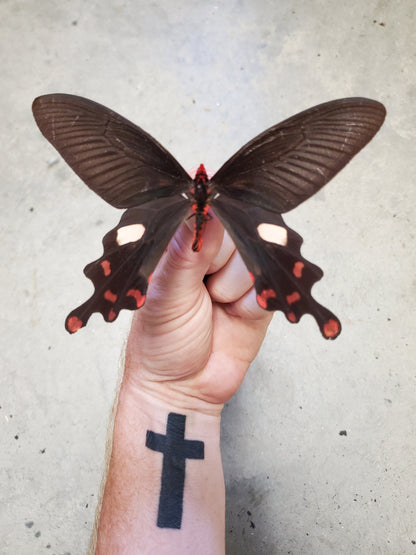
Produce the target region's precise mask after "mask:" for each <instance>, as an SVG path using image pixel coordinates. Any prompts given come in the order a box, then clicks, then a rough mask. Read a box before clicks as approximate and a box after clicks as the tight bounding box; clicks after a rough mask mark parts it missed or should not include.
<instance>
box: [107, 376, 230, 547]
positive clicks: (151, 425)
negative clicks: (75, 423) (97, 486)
mask: <svg viewBox="0 0 416 555" xmlns="http://www.w3.org/2000/svg"><path fill="white" fill-rule="evenodd" d="M161 388H162V389H163V386H161ZM167 397H168V398H169V396H167ZM169 415H170V416H169ZM168 421H169V426H168ZM167 426H168V427H167ZM181 430H182V438H183V439H182V440H181V439H180V435H181ZM172 431H173V436H172V434H171V432H172ZM175 434H176V435H175ZM172 438H173V439H172ZM166 445H169V447H166ZM182 478H183V482H182V483H183V486H182V485H181V480H182ZM224 509H225V493H224V480H223V473H222V463H221V453H220V416H219V411H218V410H216V411H213V413H212V414H209V413H207V412H200V411H198V410H186V409H185V408H183V403H180V404H179V403H175V402H174V401H173V399H170V400H169V401H168V402H166V401H165V400H163V399H162V398H161V396H159V397H155V396H154V395H150V394H148V393H144V392H143V390H139V389H138V388H137V387H132V386H130V385H128V384H127V383H126V382H123V384H122V386H121V390H120V397H119V403H118V409H117V413H116V418H115V422H114V432H113V446H112V455H111V460H110V466H109V471H108V476H107V482H106V487H105V490H104V497H103V503H102V509H101V517H100V522H99V528H98V540H97V551H96V553H98V554H100V553H135V554H137V553H143V554H146V553H149V554H150V553H158V554H160V555H163V554H164V553H169V554H174V553H181V554H186V553H195V548H196V546H197V548H198V553H201V555H204V554H207V555H208V554H212V555H220V554H221V553H224Z"/></svg>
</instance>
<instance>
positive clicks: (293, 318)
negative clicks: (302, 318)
mask: <svg viewBox="0 0 416 555" xmlns="http://www.w3.org/2000/svg"><path fill="white" fill-rule="evenodd" d="M287 319H288V320H289V322H292V324H295V323H296V322H297V321H298V319H297V318H296V315H295V313H294V312H289V314H288V315H287Z"/></svg>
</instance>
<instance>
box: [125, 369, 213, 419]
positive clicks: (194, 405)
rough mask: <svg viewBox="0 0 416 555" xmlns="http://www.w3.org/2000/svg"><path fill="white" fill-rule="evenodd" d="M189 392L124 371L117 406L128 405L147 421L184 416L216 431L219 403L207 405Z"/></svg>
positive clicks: (170, 384) (174, 383) (176, 384)
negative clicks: (172, 414) (173, 415)
mask: <svg viewBox="0 0 416 555" xmlns="http://www.w3.org/2000/svg"><path fill="white" fill-rule="evenodd" d="M190 389H191V388H189V386H187V385H186V384H181V383H178V382H171V381H165V382H159V381H153V380H146V379H137V377H136V376H134V377H131V376H129V374H128V372H127V371H126V373H125V375H124V377H123V380H122V383H121V387H120V396H119V404H120V403H128V405H129V406H130V407H131V410H134V411H135V410H137V412H140V413H141V415H142V417H145V419H146V420H147V419H148V420H153V421H155V420H161V421H163V422H166V415H167V414H169V413H171V412H174V413H179V414H186V415H187V416H188V417H189V419H192V420H194V421H198V422H200V423H201V424H202V423H203V424H204V426H205V427H206V428H207V430H208V429H210V430H217V429H219V423H220V420H221V411H222V409H223V406H224V405H223V404H222V403H210V402H208V401H206V400H204V399H201V398H199V397H197V396H196V395H194V394H193V393H192V392H191V391H190Z"/></svg>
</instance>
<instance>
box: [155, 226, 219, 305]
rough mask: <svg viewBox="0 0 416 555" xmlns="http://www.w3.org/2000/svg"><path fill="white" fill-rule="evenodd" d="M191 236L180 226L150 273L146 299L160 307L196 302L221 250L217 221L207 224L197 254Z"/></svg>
mask: <svg viewBox="0 0 416 555" xmlns="http://www.w3.org/2000/svg"><path fill="white" fill-rule="evenodd" d="M192 237H193V234H192V232H191V231H190V230H189V228H188V225H187V224H186V223H183V224H181V225H180V226H179V228H178V230H177V232H176V233H175V235H174V236H173V238H172V240H171V242H170V243H169V246H168V249H167V251H166V253H165V254H164V256H163V257H162V260H161V262H160V264H159V265H158V267H157V269H156V270H155V272H154V274H153V277H152V281H151V287H149V293H148V300H149V298H152V301H155V300H157V301H158V303H159V306H160V304H162V308H163V305H165V306H167V307H169V305H171V306H172V307H177V305H178V303H180V302H182V303H183V302H185V301H187V302H186V305H187V306H189V304H191V305H192V304H193V303H195V302H196V299H197V296H198V294H199V292H200V290H201V289H202V288H203V282H202V280H203V278H204V276H205V274H206V272H207V269H208V267H209V265H210V263H211V261H212V260H213V259H214V258H215V256H216V254H217V252H218V251H219V249H220V247H221V243H222V237H223V228H222V226H221V224H220V222H219V221H218V220H217V219H211V220H209V221H207V223H206V226H205V229H204V234H203V241H202V247H201V250H200V251H199V252H194V251H193V250H192V248H191V245H192ZM145 306H146V305H145Z"/></svg>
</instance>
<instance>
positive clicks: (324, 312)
mask: <svg viewBox="0 0 416 555" xmlns="http://www.w3.org/2000/svg"><path fill="white" fill-rule="evenodd" d="M32 109H33V114H34V117H35V120H36V122H37V124H38V126H39V128H40V130H41V132H42V134H43V135H44V136H45V137H46V138H47V139H48V140H49V141H50V142H51V144H52V145H53V146H54V147H55V148H56V149H57V151H58V152H59V153H60V154H61V155H62V157H63V158H64V159H65V161H66V162H67V163H68V164H69V166H70V167H71V168H72V169H73V170H74V171H75V173H77V174H78V176H79V177H80V178H81V179H82V180H83V181H84V182H85V184H86V185H87V186H88V187H89V188H90V189H92V190H93V191H94V192H95V193H97V194H98V195H99V196H100V197H102V198H103V199H104V200H105V201H107V202H108V203H110V204H111V205H112V206H114V207H116V208H124V209H127V210H126V211H125V212H124V213H123V215H122V216H121V220H120V222H119V224H118V225H117V226H116V227H115V228H114V229H112V230H111V231H109V232H108V233H107V234H106V235H105V236H104V238H103V247H104V253H103V255H102V256H101V257H100V258H99V259H98V260H96V261H94V262H91V263H90V264H88V265H87V266H86V267H85V269H84V273H85V275H86V276H87V277H88V278H89V279H90V280H91V281H92V282H93V285H94V293H93V295H92V296H91V298H90V299H88V300H87V301H86V302H85V303H83V304H82V305H81V306H79V307H78V308H76V309H75V310H73V311H72V312H71V313H70V314H69V315H68V317H67V319H66V322H65V327H66V329H67V330H68V331H69V332H70V333H74V332H76V331H77V330H79V329H80V328H82V327H83V326H85V325H86V324H87V322H88V319H89V317H90V316H91V315H92V314H93V313H94V312H100V313H101V314H102V315H103V317H104V319H105V320H106V321H107V322H112V321H113V320H115V319H116V318H117V316H118V314H119V312H120V310H122V309H128V310H135V309H138V308H140V307H141V306H143V304H144V302H145V299H146V292H147V288H148V285H149V282H150V279H151V276H152V273H153V270H154V269H155V267H156V265H157V263H158V261H159V259H160V258H161V256H162V254H163V252H164V251H165V249H166V247H167V245H168V243H169V241H170V239H171V237H172V235H173V234H174V233H175V230H176V229H177V227H178V226H179V224H180V223H181V222H182V221H183V220H184V219H185V218H186V217H187V215H188V213H189V211H190V209H192V212H193V215H194V238H193V243H192V249H193V250H194V251H196V252H198V251H199V250H200V249H201V246H202V241H203V229H204V226H205V224H206V222H207V220H208V219H209V218H210V216H209V214H208V210H209V209H210V208H212V210H213V212H214V213H215V214H216V216H217V217H218V218H219V220H220V221H221V223H222V224H223V226H224V228H225V229H226V230H227V231H228V233H229V235H230V236H231V238H232V240H233V241H234V243H235V246H236V247H237V249H238V251H239V253H240V255H241V257H242V259H243V260H244V262H245V264H246V266H247V269H248V271H249V273H250V277H251V280H252V282H253V284H254V288H255V290H256V295H257V302H258V304H259V305H260V306H261V307H262V308H264V309H265V310H280V311H282V312H283V313H284V314H285V316H286V318H287V319H288V320H289V322H298V321H299V320H300V318H301V317H302V316H303V315H304V314H311V315H312V316H313V317H314V318H315V320H316V322H317V324H318V326H319V328H320V330H321V333H322V335H323V337H324V338H326V339H335V338H336V337H337V336H338V335H339V333H340V332H341V323H340V321H339V320H338V318H337V317H336V316H335V315H334V314H333V313H332V312H330V311H329V310H328V309H327V308H325V307H324V306H322V305H320V304H319V303H318V302H317V301H316V300H315V299H314V298H313V297H312V294H311V289H312V286H313V285H314V283H316V282H317V281H318V280H320V279H321V277H322V276H323V272H322V270H321V269H320V268H319V267H318V266H316V265H315V264H313V263H311V262H309V261H308V260H306V259H305V258H304V257H303V256H302V255H301V253H300V247H301V244H302V242H303V239H302V237H301V236H300V235H299V234H298V233H296V232H295V231H294V230H292V229H290V228H289V227H288V226H287V225H286V224H285V222H284V221H283V218H282V214H283V213H285V212H287V211H289V210H291V209H292V208H295V207H296V206H297V205H298V204H300V203H301V202H303V201H305V200H306V199H308V198H309V197H311V196H312V195H313V194H314V193H316V192H317V191H319V189H321V187H323V185H325V184H326V183H327V182H328V181H329V180H330V179H331V178H332V177H333V176H334V175H335V174H336V173H337V172H338V171H339V170H341V169H342V168H343V167H344V166H345V165H346V164H347V163H348V162H349V161H350V160H351V158H353V156H355V154H357V152H358V151H360V150H361V149H362V148H363V147H364V146H365V145H366V144H367V143H368V142H369V141H370V140H371V139H372V137H373V136H374V135H375V134H376V133H377V131H378V130H379V128H380V126H381V125H382V123H383V121H384V118H385V114H386V111H385V108H384V106H383V105H382V104H380V103H379V102H377V101H375V100H370V99H366V98H344V99H340V100H334V101H331V102H327V103H324V104H320V105H318V106H315V107H313V108H310V109H308V110H305V111H303V112H301V113H299V114H297V115H295V116H293V117H291V118H289V119H287V120H285V121H283V122H282V123H279V124H277V125H275V126H274V127H271V128H270V129H268V130H266V131H264V132H263V133H261V134H260V135H258V136H257V137H255V138H254V139H252V140H251V141H250V142H248V143H247V144H246V145H245V146H243V147H242V148H241V149H240V150H239V151H238V152H237V153H236V154H234V156H232V157H231V158H230V159H229V160H228V161H227V162H225V164H224V165H223V166H222V167H221V168H220V169H219V170H218V171H217V172H216V173H215V174H214V175H213V177H212V178H211V179H208V176H207V173H206V171H205V168H204V166H203V165H202V164H201V165H200V166H199V168H198V170H197V172H196V175H195V178H194V179H192V178H191V177H190V176H189V175H188V173H187V172H186V171H185V170H184V169H183V168H182V167H181V166H180V164H179V163H178V162H177V161H176V160H175V158H174V157H173V156H172V155H171V154H170V153H169V152H168V151H167V150H166V149H165V148H164V147H163V146H161V145H160V144H159V143H158V142H157V141H156V140H155V139H154V138H153V137H151V136H150V135H149V134H148V133H146V132H145V131H143V130H142V129H141V128H140V127H138V126H136V125H134V124H133V123H131V122H129V121H128V120H126V119H125V118H123V117H122V116H120V115H119V114H117V113H116V112H113V111H112V110H110V109H109V108H106V107H105V106H102V105H100V104H97V103H96V102H93V101H91V100H88V99H86V98H82V97H79V96H73V95H69V94H48V95H45V96H40V97H38V98H36V99H35V100H34V102H33V106H32Z"/></svg>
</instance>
